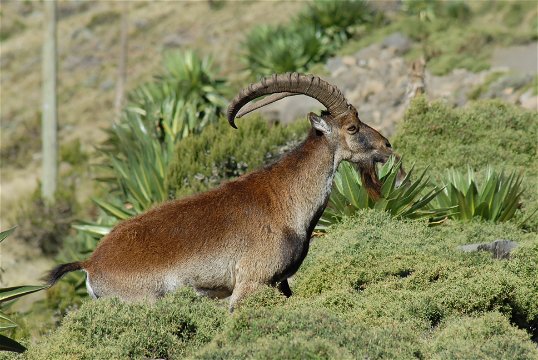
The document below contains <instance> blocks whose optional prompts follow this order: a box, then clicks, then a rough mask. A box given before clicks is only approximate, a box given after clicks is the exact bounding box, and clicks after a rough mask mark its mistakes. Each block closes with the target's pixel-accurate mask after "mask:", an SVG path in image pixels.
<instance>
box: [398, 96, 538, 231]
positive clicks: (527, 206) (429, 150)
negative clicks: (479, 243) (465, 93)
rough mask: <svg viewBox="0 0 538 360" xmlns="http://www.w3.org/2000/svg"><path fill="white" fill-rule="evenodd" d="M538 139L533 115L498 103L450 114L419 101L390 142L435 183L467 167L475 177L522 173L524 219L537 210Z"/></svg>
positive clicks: (537, 122)
mask: <svg viewBox="0 0 538 360" xmlns="http://www.w3.org/2000/svg"><path fill="white" fill-rule="evenodd" d="M537 138H538V113H536V112H532V111H526V110H524V109H521V108H519V107H517V106H514V105H509V104H506V103H503V102H501V101H497V100H487V101H477V102H473V103H471V104H469V106H467V107H465V108H461V109H452V108H450V107H449V106H448V105H445V104H443V103H441V102H434V103H431V104H429V103H428V102H427V101H426V100H425V99H424V98H419V99H417V100H415V101H414V102H413V103H412V104H411V107H410V108H409V109H408V111H407V113H406V115H405V118H404V121H403V122H402V123H401V124H400V127H399V129H398V131H397V134H396V136H395V139H394V140H393V143H394V146H395V147H396V148H398V150H399V151H400V153H401V154H402V155H403V156H404V157H405V158H406V161H411V162H414V163H415V164H416V166H417V168H418V169H424V168H425V167H426V166H427V165H429V166H430V174H431V175H432V177H434V178H437V179H440V178H441V177H442V176H443V175H444V173H445V171H446V169H449V168H455V169H456V170H460V171H466V170H467V167H468V166H470V167H471V168H473V169H475V170H476V171H479V172H480V170H485V169H486V168H487V167H488V166H491V167H492V168H496V169H504V170H505V171H506V172H512V171H516V172H517V173H521V174H522V175H523V182H522V188H523V190H524V193H523V195H522V202H523V210H524V211H523V212H522V216H525V214H526V213H527V214H530V213H531V212H532V211H534V210H535V209H536V208H538V194H536V191H534V190H535V189H536V188H537V187H538V160H537V157H536V154H537V152H538V143H537V142H536V139H537ZM477 180H478V181H480V180H481V178H480V177H479V178H478V179H477ZM516 218H517V217H516ZM529 226H531V228H536V227H537V226H538V222H537V220H536V219H535V218H533V219H531V220H530V221H529Z"/></svg>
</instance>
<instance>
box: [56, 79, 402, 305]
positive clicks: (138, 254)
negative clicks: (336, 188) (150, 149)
mask: <svg viewBox="0 0 538 360" xmlns="http://www.w3.org/2000/svg"><path fill="white" fill-rule="evenodd" d="M269 94H272V95H270V96H268V97H266V98H265V99H263V100H261V101H259V102H257V103H254V104H252V105H251V106H250V107H249V108H246V109H244V110H243V111H242V112H241V113H239V114H238V112H239V110H240V109H241V108H242V107H243V106H244V105H246V104H247V103H248V102H250V101H252V100H254V99H256V98H258V97H260V96H264V95H269ZM297 94H305V95H307V96H310V97H313V98H315V99H317V100H318V101H319V102H321V103H322V104H323V105H324V106H325V107H326V108H327V110H326V111H323V112H322V113H321V115H319V116H318V115H316V114H313V113H310V114H309V115H308V118H309V120H310V123H311V125H312V129H311V130H310V132H309V134H308V136H307V138H306V140H305V141H304V142H303V143H302V144H300V145H299V146H298V147H297V148H295V149H294V150H292V151H291V152H289V153H288V154H287V155H285V156H284V157H283V158H281V159H280V160H279V161H278V162H276V163H274V164H272V165H270V166H268V167H265V168H263V169H261V170H258V171H253V172H251V173H249V174H247V175H244V176H241V177H239V178H238V179H236V180H233V181H230V182H228V183H225V184H223V185H222V186H220V187H218V188H216V189H214V190H210V191H208V192H205V193H201V194H198V195H194V196H191V197H187V198H184V199H180V200H174V201H169V202H166V203H164V204H161V205H159V206H157V207H155V208H153V209H151V210H149V211H147V212H145V213H143V214H141V215H138V216H136V217H134V218H132V219H129V220H126V221H124V222H122V223H120V224H119V225H117V226H116V227H115V228H114V229H113V230H112V231H111V232H110V233H109V234H108V235H107V236H105V237H104V238H103V239H102V240H101V242H100V243H99V246H98V247H97V249H96V250H95V251H94V253H93V254H92V256H91V257H90V258H89V259H88V260H86V261H81V262H75V263H70V264H64V265H60V266H58V267H56V268H55V269H53V270H52V271H51V272H50V274H49V277H48V280H49V283H50V284H51V285H52V284H54V282H56V281H57V280H58V279H59V278H60V277H61V276H63V275H64V274H65V273H66V272H69V271H73V270H84V271H85V272H86V273H87V279H86V285H87V288H88V292H89V293H90V294H91V295H92V296H93V297H102V296H118V297H120V298H122V299H125V300H135V299H143V298H156V297H159V296H162V295H163V294H165V293H167V292H170V291H173V290H175V289H177V288H178V287H181V286H191V287H193V288H194V289H195V290H196V291H197V292H198V293H200V294H203V295H207V296H210V297H215V298H224V297H228V296H231V298H230V308H231V309H233V307H234V306H235V305H236V304H237V303H238V302H239V301H241V299H243V298H244V297H245V296H247V295H248V294H250V293H252V292H253V291H255V290H256V289H257V288H259V287H260V286H261V285H263V284H267V285H272V286H278V287H279V289H280V290H281V291H282V292H283V293H284V294H285V295H286V296H290V295H291V290H290V288H289V285H288V282H287V279H288V277H290V276H291V275H293V274H294V273H295V272H296V271H297V269H298V268H299V266H300V265H301V263H302V261H303V260H304V258H305V256H306V255H307V253H308V247H309V241H310V236H311V234H312V231H313V229H314V227H315V225H316V223H317V221H318V220H319V218H320V216H321V214H322V213H323V211H324V209H325V206H326V205H327V201H328V198H329V195H330V191H331V185H332V182H333V176H334V173H335V171H336V169H337V167H338V164H339V163H340V162H341V161H342V160H347V161H350V162H353V163H355V164H357V167H358V169H359V171H360V172H361V177H362V180H363V183H364V185H365V186H366V187H367V188H368V190H369V194H370V196H372V197H374V198H375V197H378V196H379V189H380V185H379V181H378V178H377V175H376V171H375V167H376V163H377V162H385V161H386V160H387V159H388V157H389V156H390V155H391V154H392V149H391V146H390V143H389V142H388V141H387V139H386V138H384V137H383V136H382V135H381V134H379V133H378V132H377V131H376V130H374V129H372V128H371V127H369V126H368V125H366V124H364V123H362V122H361V121H360V120H359V117H358V114H357V111H356V110H355V108H354V107H353V106H351V105H349V104H348V103H347V101H346V99H345V98H344V96H343V95H342V93H341V92H340V91H339V90H338V89H337V88H336V87H334V86H332V85H330V84H328V83H326V82H325V81H323V80H321V79H320V78H319V77H316V76H312V75H302V74H296V73H294V74H282V75H273V76H272V77H270V78H267V79H263V80H262V81H260V82H258V83H255V84H251V85H250V86H249V87H248V88H245V89H243V90H242V91H241V92H240V93H239V94H238V95H237V97H236V98H235V99H234V100H233V101H232V103H231V104H230V107H229V109H228V121H229V123H230V125H231V126H233V127H236V126H235V123H234V120H235V118H236V117H240V116H242V115H244V114H246V113H248V112H250V111H252V110H254V109H257V108H259V107H261V106H264V105H267V104H269V103H271V102H274V101H276V100H278V99H281V98H283V97H285V96H291V95H297Z"/></svg>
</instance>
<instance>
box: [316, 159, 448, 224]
mask: <svg viewBox="0 0 538 360" xmlns="http://www.w3.org/2000/svg"><path fill="white" fill-rule="evenodd" d="M401 166H402V163H401V161H397V162H396V161H395V159H394V158H392V157H391V158H390V159H389V161H387V162H386V163H385V164H384V165H383V166H382V167H380V168H379V171H378V172H379V174H378V175H379V180H380V182H381V184H382V187H381V199H379V200H377V201H374V200H372V199H370V197H369V196H368V193H367V191H366V189H365V188H364V186H362V182H361V178H360V175H359V173H358V172H357V170H355V169H354V167H353V165H351V164H350V163H348V162H342V163H341V164H340V166H339V168H338V171H337V172H336V174H335V177H334V184H333V189H332V192H331V196H330V199H329V204H328V205H327V208H326V209H325V211H324V212H323V215H322V216H321V218H320V220H319V222H318V225H317V226H316V230H318V231H324V230H326V229H327V227H328V226H330V225H332V224H335V223H337V222H339V221H341V220H342V218H343V217H344V216H352V215H354V214H355V213H356V212H357V211H358V210H360V209H376V210H381V211H386V212H388V213H389V214H391V215H392V216H395V217H400V218H408V219H420V218H427V219H431V220H432V221H433V222H435V221H436V220H439V219H441V218H443V217H445V216H446V215H447V213H448V211H449V210H450V208H451V207H452V205H449V206H439V207H436V208H434V207H429V206H428V205H429V204H430V202H431V201H432V200H433V199H434V198H435V197H436V196H437V195H438V194H439V192H440V191H441V188H437V187H433V188H429V184H428V179H427V178H425V174H426V171H423V172H422V174H421V175H419V176H418V178H417V179H416V180H411V178H412V175H413V169H412V168H411V169H410V170H409V172H408V173H407V175H406V176H405V178H404V179H403V180H402V183H401V185H400V186H396V184H397V176H398V172H399V171H400V168H401ZM428 188H429V189H428Z"/></svg>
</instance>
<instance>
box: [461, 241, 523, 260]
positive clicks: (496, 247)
mask: <svg viewBox="0 0 538 360" xmlns="http://www.w3.org/2000/svg"><path fill="white" fill-rule="evenodd" d="M517 246H518V245H517V243H516V242H515V241H511V240H504V239H498V240H495V241H493V242H490V243H480V244H467V245H461V246H459V249H460V250H462V251H464V252H475V251H488V252H490V253H491V254H492V257H493V258H494V259H508V258H509V257H510V252H511V251H512V250H514V249H515V248H516V247H517Z"/></svg>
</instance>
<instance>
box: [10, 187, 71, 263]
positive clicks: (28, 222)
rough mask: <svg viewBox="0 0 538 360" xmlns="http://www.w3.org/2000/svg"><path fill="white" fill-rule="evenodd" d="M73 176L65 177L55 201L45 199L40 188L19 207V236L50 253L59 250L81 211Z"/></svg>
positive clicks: (17, 217)
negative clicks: (47, 202) (49, 202)
mask: <svg viewBox="0 0 538 360" xmlns="http://www.w3.org/2000/svg"><path fill="white" fill-rule="evenodd" d="M72 180H73V179H71V178H63V179H61V183H60V186H59V187H58V190H57V191H56V193H55V201H54V203H53V204H46V203H45V201H44V200H43V197H42V196H41V189H40V188H38V189H36V190H35V191H34V192H33V193H32V194H31V196H30V198H29V199H27V200H26V201H24V202H22V203H21V205H20V206H19V208H18V209H17V210H16V211H15V222H16V223H18V224H19V226H18V229H17V236H18V237H19V238H20V239H22V240H24V241H26V242H27V243H28V244H30V245H32V246H35V247H37V248H39V249H40V250H41V251H42V252H43V253H44V254H46V255H51V254H56V253H57V252H58V250H59V249H60V248H61V246H62V241H63V239H64V238H65V237H66V236H68V235H69V233H70V231H71V226H70V224H71V222H72V221H73V220H74V218H75V214H76V212H77V211H78V207H79V206H78V204H77V200H76V190H75V182H74V181H72Z"/></svg>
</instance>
